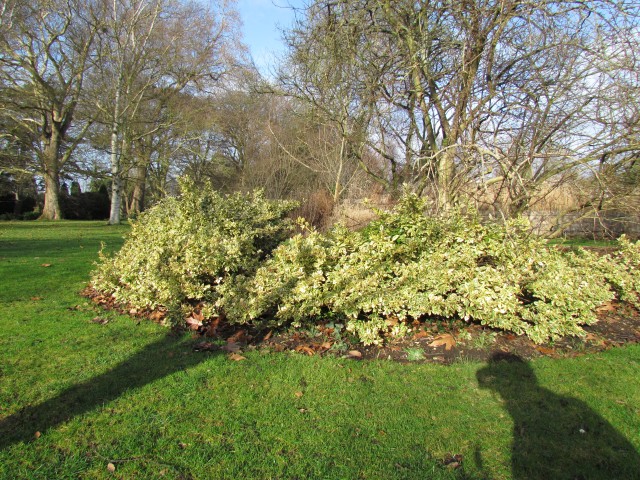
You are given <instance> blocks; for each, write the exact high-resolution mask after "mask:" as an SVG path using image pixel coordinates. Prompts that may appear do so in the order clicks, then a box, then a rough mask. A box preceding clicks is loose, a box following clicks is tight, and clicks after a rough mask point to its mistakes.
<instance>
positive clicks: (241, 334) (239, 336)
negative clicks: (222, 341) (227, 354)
mask: <svg viewBox="0 0 640 480" xmlns="http://www.w3.org/2000/svg"><path fill="white" fill-rule="evenodd" d="M247 340H248V335H247V331H246V330H239V331H237V332H236V333H234V334H233V335H231V336H230V337H229V338H228V339H227V342H229V343H231V342H246V341H247Z"/></svg>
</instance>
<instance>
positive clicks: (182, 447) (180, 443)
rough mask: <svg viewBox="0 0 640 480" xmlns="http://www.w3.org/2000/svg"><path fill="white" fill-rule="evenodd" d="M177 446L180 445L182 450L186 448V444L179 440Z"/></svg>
mask: <svg viewBox="0 0 640 480" xmlns="http://www.w3.org/2000/svg"><path fill="white" fill-rule="evenodd" d="M178 447H180V448H181V449H182V450H184V449H185V448H187V444H186V443H184V442H179V443H178Z"/></svg>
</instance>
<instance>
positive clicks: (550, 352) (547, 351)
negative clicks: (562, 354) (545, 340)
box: [536, 346, 556, 355]
mask: <svg viewBox="0 0 640 480" xmlns="http://www.w3.org/2000/svg"><path fill="white" fill-rule="evenodd" d="M536 350H538V351H539V352H540V353H542V354H543V355H555V353H556V351H555V350H554V349H553V348H547V347H540V346H538V347H536Z"/></svg>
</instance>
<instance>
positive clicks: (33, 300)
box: [31, 297, 44, 302]
mask: <svg viewBox="0 0 640 480" xmlns="http://www.w3.org/2000/svg"><path fill="white" fill-rule="evenodd" d="M40 300H44V298H42V297H31V301H32V302H39V301H40Z"/></svg>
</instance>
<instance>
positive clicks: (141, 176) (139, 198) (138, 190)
mask: <svg viewBox="0 0 640 480" xmlns="http://www.w3.org/2000/svg"><path fill="white" fill-rule="evenodd" d="M133 181H134V185H133V197H132V199H131V200H132V201H131V213H134V214H138V213H142V211H143V210H144V196H145V193H146V186H147V167H146V165H141V164H139V165H138V166H136V168H134V170H133Z"/></svg>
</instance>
